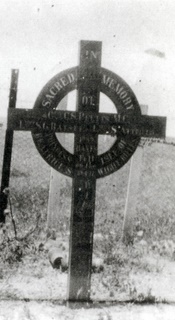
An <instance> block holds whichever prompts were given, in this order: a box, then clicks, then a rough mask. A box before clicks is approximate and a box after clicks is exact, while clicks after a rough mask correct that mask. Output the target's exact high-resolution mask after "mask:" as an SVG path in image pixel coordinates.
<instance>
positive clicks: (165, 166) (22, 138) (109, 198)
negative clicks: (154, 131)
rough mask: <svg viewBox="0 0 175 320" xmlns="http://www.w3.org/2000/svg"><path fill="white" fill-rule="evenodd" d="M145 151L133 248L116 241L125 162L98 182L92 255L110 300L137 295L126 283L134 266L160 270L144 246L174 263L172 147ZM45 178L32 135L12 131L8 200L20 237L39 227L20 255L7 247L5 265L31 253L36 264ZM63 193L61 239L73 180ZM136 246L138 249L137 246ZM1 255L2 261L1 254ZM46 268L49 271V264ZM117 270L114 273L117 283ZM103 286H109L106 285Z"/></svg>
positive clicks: (46, 168)
mask: <svg viewBox="0 0 175 320" xmlns="http://www.w3.org/2000/svg"><path fill="white" fill-rule="evenodd" d="M0 133H1V139H0V163H2V156H3V142H4V131H3V130H1V132H0ZM105 147H106V146H105ZM143 152H144V156H143V162H142V174H141V179H140V185H139V194H138V199H137V206H136V218H135V223H134V234H135V239H134V240H135V242H134V243H135V244H134V245H133V246H129V247H127V248H126V247H124V246H123V245H122V244H121V242H120V240H121V235H122V225H123V213H124V205H125V199H126V190H127V182H128V173H129V162H128V163H127V164H126V165H125V166H124V167H123V168H122V169H120V170H119V171H117V172H116V173H114V174H112V175H110V176H108V177H106V178H103V179H99V180H98V181H97V190H96V211H95V234H97V235H99V234H102V235H103V237H102V238H100V237H95V238H94V252H96V253H97V255H99V256H101V255H103V258H104V264H105V266H106V267H105V270H104V272H103V275H102V276H100V277H101V278H100V279H101V280H100V283H103V287H104V288H105V290H107V291H108V297H110V298H114V297H115V292H116V290H118V289H119V288H120V291H121V292H122V290H123V291H126V290H129V294H130V296H131V297H132V296H133V295H134V294H135V293H134V292H135V291H134V290H135V289H134V288H135V286H134V285H132V284H131V283H130V282H129V280H126V279H127V278H128V273H129V270H131V269H132V268H133V266H134V267H135V268H136V269H137V270H142V269H143V270H146V272H152V271H154V270H155V269H156V268H157V270H158V269H159V268H158V267H156V264H155V263H154V264H153V265H151V266H150V264H149V263H146V262H145V260H144V255H145V245H146V252H148V251H149V252H151V254H155V255H157V254H158V255H159V256H165V257H167V258H168V259H171V260H173V261H174V259H175V257H174V250H175V214H174V212H175V201H174V194H175V175H174V174H173V173H174V170H173V169H174V158H175V147H174V146H173V145H168V144H163V143H152V144H151V145H149V146H148V145H147V146H145V147H144V151H143ZM0 173H1V172H0ZM49 177H50V168H49V166H48V165H47V164H46V163H45V161H44V160H43V159H42V158H41V156H40V155H39V154H38V152H37V150H36V148H35V146H34V144H33V141H32V138H31V135H30V134H29V133H21V132H20V133H15V136H14V147H13V157H12V166H11V179H10V199H11V205H12V211H13V215H14V218H15V223H16V227H17V233H18V236H24V235H25V234H27V232H28V231H29V230H30V229H32V228H33V227H34V226H35V225H36V221H37V219H38V225H37V228H36V230H35V232H34V233H32V235H31V236H29V237H28V238H27V241H26V242H27V243H26V242H25V243H23V244H20V246H21V248H20V250H22V251H21V256H20V254H19V252H18V251H19V248H18V250H17V249H16V246H18V247H19V243H18V244H17V243H16V242H15V243H13V246H12V245H10V246H9V244H8V243H7V244H6V246H5V249H4V250H5V251H4V252H6V257H7V259H3V261H4V263H7V264H8V266H9V265H10V266H13V264H14V263H18V262H20V261H23V259H25V257H26V256H28V255H29V256H30V255H31V257H34V256H33V255H35V260H36V250H37V249H36V248H37V245H38V243H40V242H41V241H42V240H41V239H43V237H44V234H45V225H46V218H47V204H48V192H49ZM61 195H62V208H60V223H59V226H58V230H57V235H59V236H63V234H62V231H63V225H64V231H65V230H66V231H67V234H68V231H69V219H70V209H71V179H67V180H66V183H65V184H64V186H63V187H62V190H61ZM7 220H8V228H9V230H10V231H9V232H10V233H9V234H10V236H11V238H13V233H14V230H13V225H12V223H11V220H10V217H8V219H7ZM59 228H60V229H59ZM139 231H141V234H142V236H141V238H139V236H138V235H139ZM141 241H142V242H141ZM139 244H140V246H137V245H139ZM27 246H28V248H27ZM3 248H4V247H3ZM26 248H27V249H26ZM138 248H139V249H138ZM15 250H16V251H15ZM9 252H11V255H9ZM42 254H43V255H42ZM42 254H41V255H40V256H39V258H38V259H39V260H38V261H39V262H38V263H39V265H41V261H43V259H44V260H45V259H46V256H45V253H42ZM2 255H3V257H4V253H3V251H2V250H1V256H2ZM9 256H10V258H9ZM19 256H20V258H19ZM31 259H34V258H31ZM46 266H47V268H48V265H46ZM3 268H4V267H2V269H3ZM38 268H39V267H38ZM7 270H8V268H7ZM31 270H32V269H31ZM116 270H117V271H116ZM116 272H118V275H117V279H116ZM0 273H1V272H0ZM38 277H44V274H42V272H41V274H40V271H38ZM94 277H95V278H94ZM104 279H105V280H104ZM114 279H115V280H114ZM92 282H93V284H94V283H95V284H97V282H99V275H97V276H93V277H92ZM105 283H107V284H106V287H105ZM93 288H95V289H93V290H92V291H93V295H94V297H96V291H98V290H97V288H96V285H95V287H93ZM128 288H129V289H128ZM99 291H100V292H102V295H103V296H104V297H105V294H104V289H103V290H102V289H101V287H100V288H99ZM149 296H151V295H149ZM98 297H99V295H98V294H97V298H98Z"/></svg>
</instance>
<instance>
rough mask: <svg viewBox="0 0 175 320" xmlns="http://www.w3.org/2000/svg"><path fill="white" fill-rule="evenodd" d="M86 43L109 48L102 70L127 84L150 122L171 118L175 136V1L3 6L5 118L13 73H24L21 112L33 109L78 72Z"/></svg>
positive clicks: (0, 65)
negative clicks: (50, 87) (64, 74)
mask: <svg viewBox="0 0 175 320" xmlns="http://www.w3.org/2000/svg"><path fill="white" fill-rule="evenodd" d="M80 40H96V41H102V67H104V68H106V69H109V70H111V71H113V72H114V73H116V74H118V75H119V76H120V77H122V78H123V79H124V80H125V81H126V82H127V83H128V85H129V86H130V87H131V88H132V90H133V91H134V93H135V95H136V97H137V99H138V101H139V103H140V104H145V105H148V114H150V115H158V116H166V117H167V136H175V129H174V128H175V106H174V101H175V89H174V87H175V1H174V0H122V1H121V0H87V1H85V0H30V1H28V0H8V1H6V0H1V1H0V41H1V42H0V47H1V50H0V72H1V76H0V101H1V106H0V116H6V114H7V108H8V96H9V87H10V77H11V69H14V68H16V69H19V82H18V95H17V107H18V108H22V107H25V108H33V105H34V102H35V99H36V97H37V95H38V94H39V92H40V90H41V89H42V87H43V86H44V85H45V84H46V83H47V82H48V81H49V80H50V79H51V78H52V76H54V75H55V74H57V73H59V72H61V71H63V70H66V69H67V68H70V67H74V66H76V65H78V61H79V42H80ZM102 101H103V100H102Z"/></svg>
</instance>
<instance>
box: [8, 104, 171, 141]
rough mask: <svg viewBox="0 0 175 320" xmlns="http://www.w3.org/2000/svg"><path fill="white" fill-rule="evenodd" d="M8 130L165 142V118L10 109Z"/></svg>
mask: <svg viewBox="0 0 175 320" xmlns="http://www.w3.org/2000/svg"><path fill="white" fill-rule="evenodd" d="M8 129H11V130H18V131H19V130H22V131H34V132H41V131H42V132H43V131H44V132H50V131H51V132H65V133H76V132H84V133H96V134H109V135H110V134H112V135H115V134H117V133H121V134H128V135H135V136H141V137H155V138H165V131H166V118H165V117H156V116H143V115H141V116H139V117H138V116H137V117H128V116H125V115H120V114H113V113H98V114H92V113H91V112H75V111H61V110H52V111H49V110H45V109H9V112H8Z"/></svg>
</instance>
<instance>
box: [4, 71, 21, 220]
mask: <svg viewBox="0 0 175 320" xmlns="http://www.w3.org/2000/svg"><path fill="white" fill-rule="evenodd" d="M18 73H19V72H18V70H17V69H13V70H12V73H11V85H10V96H9V108H10V109H14V108H15V107H16V96H17V86H18ZM12 147H13V130H10V129H8V128H7V129H6V135H5V144H4V157H3V166H2V178H1V190H0V222H2V223H5V216H4V210H5V209H6V207H7V198H8V194H6V192H4V189H5V188H8V187H9V180H10V166H11V157H12Z"/></svg>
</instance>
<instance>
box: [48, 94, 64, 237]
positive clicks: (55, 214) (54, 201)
mask: <svg viewBox="0 0 175 320" xmlns="http://www.w3.org/2000/svg"><path fill="white" fill-rule="evenodd" d="M67 101H68V95H66V96H65V97H64V98H63V99H62V100H61V102H60V103H59V110H67ZM57 138H58V139H59V141H60V143H61V144H62V145H63V146H64V144H65V140H66V133H61V134H60V133H58V134H57ZM66 179H68V178H67V177H66V176H63V175H62V174H61V173H60V172H58V171H56V170H55V169H53V168H51V174H50V187H49V200H48V212H47V235H48V236H51V237H52V236H54V233H55V231H56V232H57V231H58V227H59V221H60V214H61V212H60V210H61V203H60V200H61V196H60V190H61V188H62V187H63V185H64V182H65V181H66Z"/></svg>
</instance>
